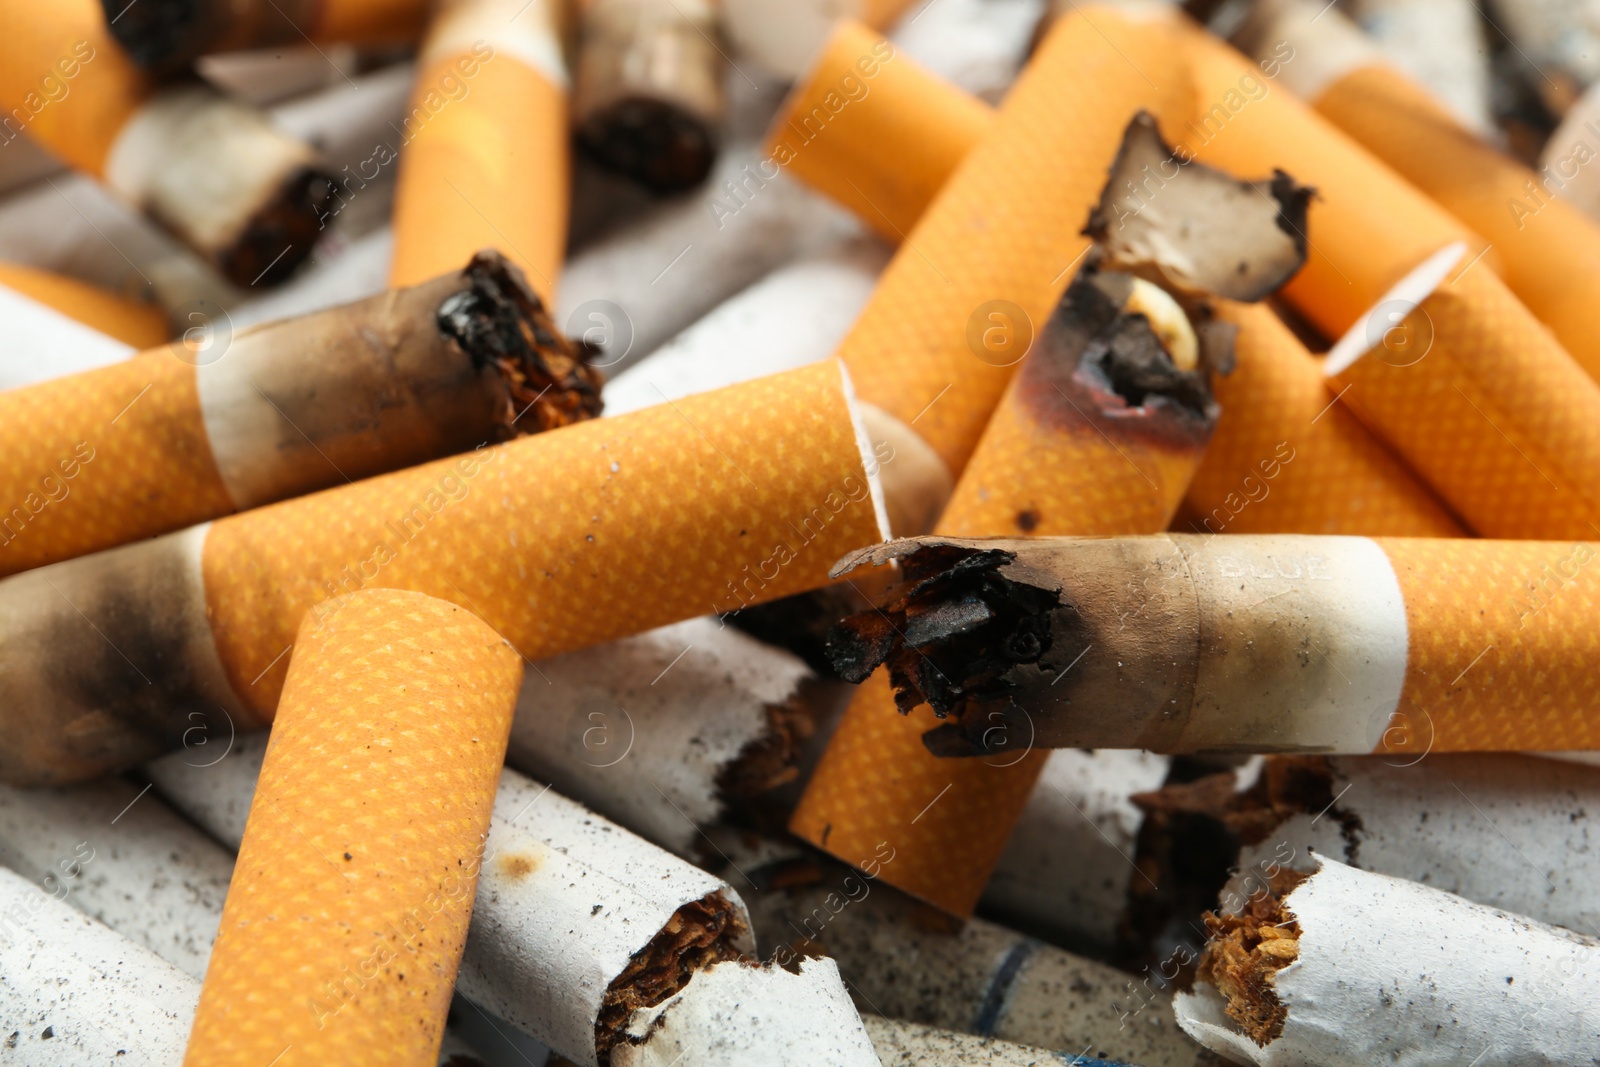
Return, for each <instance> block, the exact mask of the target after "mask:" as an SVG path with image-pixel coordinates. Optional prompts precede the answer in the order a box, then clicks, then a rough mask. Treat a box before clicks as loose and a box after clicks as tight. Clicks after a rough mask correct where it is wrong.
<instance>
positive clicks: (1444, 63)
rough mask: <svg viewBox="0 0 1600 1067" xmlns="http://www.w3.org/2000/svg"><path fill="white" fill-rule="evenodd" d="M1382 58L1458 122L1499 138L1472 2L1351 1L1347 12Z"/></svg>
mask: <svg viewBox="0 0 1600 1067" xmlns="http://www.w3.org/2000/svg"><path fill="white" fill-rule="evenodd" d="M1347 13H1348V14H1351V15H1353V16H1354V18H1355V20H1356V21H1357V22H1358V23H1360V24H1361V28H1362V29H1363V30H1365V31H1366V32H1367V34H1368V36H1370V37H1371V38H1372V40H1373V43H1374V44H1376V45H1377V48H1378V51H1380V52H1381V53H1383V58H1384V59H1386V60H1388V61H1389V62H1390V63H1392V64H1394V65H1395V66H1396V67H1398V68H1400V69H1401V70H1403V71H1405V72H1406V73H1407V74H1409V75H1411V77H1413V78H1415V79H1416V80H1417V81H1418V82H1420V83H1421V84H1423V85H1426V86H1427V87H1428V88H1429V89H1431V90H1432V91H1433V95H1434V96H1437V97H1438V98H1439V100H1440V101H1441V102H1443V103H1444V104H1445V105H1446V106H1448V107H1449V108H1450V110H1451V111H1452V112H1454V113H1455V116H1456V118H1457V119H1458V120H1460V122H1461V124H1462V125H1463V126H1465V127H1466V128H1467V129H1469V130H1471V131H1472V132H1474V133H1476V134H1477V135H1478V136H1480V137H1486V138H1489V139H1490V140H1498V139H1499V132H1498V130H1497V129H1496V127H1495V123H1494V113H1493V111H1492V110H1491V108H1490V100H1489V89H1490V85H1489V83H1490V72H1489V39H1488V35H1487V34H1485V33H1484V28H1483V16H1482V14H1481V13H1480V12H1479V10H1478V6H1477V4H1476V3H1475V2H1474V0H1356V2H1355V4H1354V6H1353V7H1352V9H1351V10H1350V11H1349V12H1347Z"/></svg>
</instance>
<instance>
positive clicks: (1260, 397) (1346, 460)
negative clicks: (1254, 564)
mask: <svg viewBox="0 0 1600 1067" xmlns="http://www.w3.org/2000/svg"><path fill="white" fill-rule="evenodd" d="M1217 312H1218V315H1219V317H1220V318H1221V319H1222V320H1223V321H1225V322H1231V323H1233V324H1234V325H1235V326H1237V327H1238V331H1239V332H1238V335H1237V337H1236V339H1235V341H1234V357H1235V362H1234V368H1233V371H1232V373H1230V374H1227V375H1225V376H1222V377H1219V378H1217V379H1216V380H1215V382H1214V383H1213V388H1214V389H1215V390H1216V394H1217V401H1218V403H1220V404H1221V405H1222V416H1221V418H1220V419H1219V420H1218V421H1217V429H1216V432H1215V433H1214V434H1213V435H1212V437H1211V443H1210V444H1209V445H1207V446H1206V452H1205V456H1204V457H1203V458H1202V459H1201V461H1200V467H1199V469H1198V470H1197V471H1196V472H1195V475H1194V478H1193V479H1192V480H1191V481H1190V483H1189V491H1188V493H1187V494H1186V495H1185V497H1184V508H1185V511H1186V512H1187V516H1186V517H1185V516H1180V525H1182V526H1183V528H1184V529H1185V530H1192V531H1193V532H1195V533H1223V532H1227V533H1230V534H1234V533H1240V534H1245V533H1305V534H1360V535H1366V536H1370V537H1459V536H1461V535H1462V534H1463V533H1464V532H1465V531H1464V530H1463V529H1462V526H1461V523H1460V522H1459V521H1458V520H1457V519H1456V518H1455V517H1454V516H1453V515H1451V514H1450V512H1449V510H1448V509H1447V508H1445V506H1444V505H1443V504H1442V503H1441V502H1440V501H1439V499H1438V498H1437V497H1436V496H1434V494H1433V492H1432V490H1430V489H1429V488H1428V487H1427V486H1426V485H1424V484H1423V483H1422V482H1421V481H1419V480H1418V478H1417V477H1416V475H1414V474H1412V473H1411V471H1410V470H1409V469H1408V468H1407V467H1406V466H1405V465H1404V464H1402V463H1401V462H1400V461H1399V460H1398V459H1396V458H1395V456H1394V455H1393V454H1391V453H1390V452H1389V451H1388V450H1387V449H1386V448H1384V446H1383V445H1382V444H1380V443H1379V441H1378V439H1377V438H1376V437H1375V436H1373V434H1372V433H1370V432H1369V431H1368V430H1367V429H1366V427H1365V426H1363V425H1362V423H1361V421H1360V420H1359V419H1357V418H1356V417H1355V415H1354V413H1353V412H1352V411H1351V410H1350V408H1349V406H1348V405H1346V404H1344V403H1342V402H1335V401H1334V397H1333V394H1332V393H1331V392H1330V391H1329V390H1328V387H1327V382H1326V379H1325V378H1324V377H1323V373H1322V369H1323V368H1322V364H1321V362H1320V361H1319V360H1318V359H1316V358H1315V357H1314V356H1312V355H1311V353H1310V352H1308V351H1306V348H1305V346H1304V345H1303V344H1301V343H1300V341H1299V340H1298V339H1296V338H1295V336H1294V334H1293V333H1291V332H1290V330H1289V328H1288V327H1286V326H1285V325H1284V324H1283V322H1282V321H1281V320H1279V318H1278V317H1277V316H1276V315H1274V314H1273V313H1272V311H1271V310H1269V309H1268V308H1265V307H1259V306H1255V305H1247V304H1222V305H1219V307H1218V309H1217Z"/></svg>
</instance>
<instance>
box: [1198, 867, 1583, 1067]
mask: <svg viewBox="0 0 1600 1067" xmlns="http://www.w3.org/2000/svg"><path fill="white" fill-rule="evenodd" d="M1308 867H1309V868H1310V870H1311V874H1310V876H1309V877H1308V878H1306V880H1305V881H1303V882H1301V883H1300V884H1299V885H1298V886H1296V887H1294V888H1293V889H1292V890H1291V891H1289V892H1288V893H1287V895H1285V896H1284V897H1283V900H1282V904H1281V907H1280V909H1279V912H1278V915H1277V916H1269V917H1268V918H1267V919H1264V920H1263V922H1271V921H1272V920H1273V919H1274V918H1280V917H1281V918H1282V920H1283V921H1284V922H1288V921H1291V920H1292V922H1293V923H1294V926H1293V927H1292V928H1289V929H1291V931H1292V932H1293V934H1294V937H1293V943H1292V944H1291V946H1290V947H1289V948H1287V949H1284V950H1283V951H1281V952H1276V951H1275V952H1274V953H1273V955H1274V956H1276V957H1282V958H1289V959H1291V960H1292V962H1290V963H1288V964H1287V965H1286V966H1281V969H1277V970H1275V971H1267V972H1264V974H1263V975H1262V976H1261V977H1260V978H1259V980H1256V981H1252V982H1250V983H1249V985H1248V988H1243V989H1241V990H1239V991H1237V992H1236V996H1235V999H1236V1000H1243V1001H1245V1002H1246V1003H1247V1004H1248V1006H1249V1008H1250V1009H1252V1010H1259V1009H1260V1008H1261V1007H1262V1006H1264V1005H1270V1004H1278V1005H1281V1007H1282V1009H1283V1015H1282V1032H1281V1033H1279V1034H1278V1035H1277V1036H1276V1037H1272V1038H1271V1039H1270V1040H1268V1041H1267V1042H1266V1043H1265V1044H1258V1043H1257V1042H1256V1041H1255V1040H1252V1039H1251V1037H1249V1036H1247V1035H1246V1034H1245V1033H1243V1032H1241V1030H1240V1028H1239V1026H1238V1025H1237V1024H1236V1023H1235V1021H1234V1020H1233V1019H1231V1018H1230V1017H1229V1015H1228V1014H1227V1013H1226V1010H1225V1009H1226V1006H1227V1003H1228V1001H1227V1000H1226V999H1225V998H1224V996H1223V994H1222V993H1221V992H1219V990H1218V987H1217V986H1215V985H1212V984H1210V983H1207V982H1205V981H1199V982H1197V983H1196V984H1195V987H1194V990H1193V991H1192V992H1188V993H1180V994H1178V996H1177V999H1176V1002H1175V1007H1176V1011H1177V1017H1178V1022H1179V1023H1180V1025H1182V1026H1183V1028H1184V1029H1185V1030H1186V1031H1188V1032H1189V1033H1190V1034H1191V1035H1193V1036H1194V1038H1195V1039H1196V1040H1198V1041H1200V1042H1201V1043H1202V1044H1204V1045H1205V1046H1206V1047H1207V1048H1210V1049H1212V1050H1213V1051H1215V1052H1216V1053H1217V1054H1218V1055H1220V1056H1225V1057H1227V1058H1229V1059H1233V1060H1238V1061H1241V1062H1246V1063H1255V1064H1260V1065H1262V1067H1277V1065H1289V1064H1307V1063H1314V1064H1321V1065H1324V1067H1344V1065H1350V1067H1356V1065H1358V1064H1359V1065H1362V1067H1369V1065H1371V1064H1374V1063H1388V1064H1398V1065H1402V1067H1428V1065H1433V1064H1438V1065H1441V1067H1442V1065H1444V1064H1466V1063H1471V1064H1474V1065H1476V1067H1496V1065H1507V1067H1509V1065H1513V1064H1514V1065H1517V1067H1533V1065H1540V1064H1549V1065H1552V1067H1554V1065H1556V1064H1563V1065H1568V1067H1570V1065H1573V1064H1580V1063H1593V1062H1594V1058H1595V1054H1596V1050H1597V1049H1600V942H1597V941H1595V940H1594V939H1591V938H1586V937H1582V936H1580V935H1577V934H1574V933H1572V932H1570V931H1567V930H1562V929H1560V928H1558V927H1554V926H1547V925H1545V924H1543V923H1538V922H1534V921H1533V920H1531V919H1527V918H1525V917H1523V916H1519V915H1513V914H1511V913H1509V912H1504V911H1498V910H1496V909H1494V908H1489V907H1485V906H1484V905H1482V904H1475V903H1472V902H1470V901H1467V900H1463V899H1462V898H1460V897H1457V896H1453V895H1451V894H1449V893H1444V892H1441V891H1440V890H1437V889H1434V888H1432V887H1430V886H1424V885H1419V884H1417V883H1415V882H1408V881H1405V880H1404V879H1399V878H1391V877H1389V876H1387V875H1382V874H1374V873H1372V872H1369V871H1361V870H1357V869H1356V868H1353V867H1347V866H1345V865H1344V864H1342V863H1339V862H1337V861H1335V860H1331V859H1328V858H1326V857H1314V858H1312V860H1311V862H1310V863H1309V864H1308ZM1230 891H1231V892H1232V893H1235V894H1238V895H1239V896H1240V897H1241V898H1242V897H1243V896H1244V895H1247V894H1248V892H1249V891H1250V890H1248V889H1246V888H1245V885H1244V883H1242V882H1240V881H1237V880H1236V881H1235V882H1234V883H1230V886H1229V890H1228V891H1225V892H1224V898H1223V899H1224V900H1227V899H1228V892H1230ZM1273 925H1274V926H1275V928H1276V929H1278V930H1280V931H1281V930H1283V929H1285V927H1284V926H1283V925H1281V924H1277V923H1274V924H1273ZM1283 940H1284V939H1283V938H1281V937H1274V938H1269V939H1267V940H1264V941H1263V942H1262V944H1268V945H1271V944H1280V943H1282V941H1283ZM1214 950H1215V946H1213V948H1212V949H1210V950H1208V951H1214ZM1279 963H1280V965H1281V959H1280V960H1279Z"/></svg>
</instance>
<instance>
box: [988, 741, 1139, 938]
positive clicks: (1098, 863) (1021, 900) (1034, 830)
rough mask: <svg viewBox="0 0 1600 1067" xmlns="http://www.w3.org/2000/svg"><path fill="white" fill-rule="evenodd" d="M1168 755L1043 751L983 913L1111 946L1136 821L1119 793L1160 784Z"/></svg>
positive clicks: (1123, 902)
mask: <svg viewBox="0 0 1600 1067" xmlns="http://www.w3.org/2000/svg"><path fill="white" fill-rule="evenodd" d="M1170 763H1171V761H1170V760H1168V759H1167V758H1166V757H1165V756H1157V755H1154V754H1153V753H1149V752H1139V751H1136V750H1119V749H1100V750H1096V751H1092V752H1087V751H1082V750H1079V749H1070V748H1069V749H1056V750H1055V751H1053V752H1051V753H1050V754H1049V756H1048V757H1047V758H1046V759H1045V762H1044V767H1043V769H1042V770H1041V771H1040V773H1039V780H1038V782H1037V783H1036V784H1035V785H1034V787H1033V791H1032V792H1031V793H1029V794H1028V799H1027V803H1026V804H1025V805H1024V807H1023V808H1022V811H1021V813H1020V814H1019V815H1018V816H1017V821H1016V827H1015V828H1014V829H1013V830H1012V831H1011V836H1010V837H1009V838H1008V839H1007V841H1006V845H1005V851H1004V852H1002V853H1001V854H1000V859H999V862H997V863H996V864H995V868H994V874H993V876H992V877H991V878H990V879H989V883H988V885H986V886H985V887H984V890H983V898H982V904H981V907H982V909H983V912H984V914H985V915H987V916H989V917H990V918H996V919H1000V920H1002V921H1004V922H1005V923H1006V924H1008V925H1011V926H1015V927H1018V928H1020V929H1026V930H1034V931H1038V932H1040V933H1041V934H1042V935H1044V936H1048V937H1049V938H1050V939H1051V940H1052V941H1055V942H1058V943H1066V944H1071V945H1084V946H1089V947H1092V948H1094V949H1096V950H1098V951H1100V952H1109V951H1111V950H1112V949H1113V948H1115V947H1116V943H1117V942H1118V940H1119V935H1118V924H1119V923H1120V922H1121V921H1122V917H1123V911H1124V909H1125V908H1127V906H1128V889H1129V885H1130V883H1132V882H1134V881H1135V880H1136V878H1137V875H1136V874H1135V867H1134V865H1133V864H1132V863H1130V862H1129V858H1130V857H1132V856H1133V855H1134V852H1135V848H1136V845H1137V843H1138V838H1139V828H1140V826H1141V825H1142V824H1143V821H1144V815H1143V812H1141V811H1140V809H1139V808H1137V807H1136V806H1134V804H1133V802H1132V801H1131V800H1130V799H1129V798H1130V797H1131V796H1133V795H1134V794H1136V793H1142V792H1147V791H1149V790H1154V789H1158V788H1160V786H1161V784H1162V782H1164V781H1165V780H1166V777H1167V770H1168V767H1169V765H1170Z"/></svg>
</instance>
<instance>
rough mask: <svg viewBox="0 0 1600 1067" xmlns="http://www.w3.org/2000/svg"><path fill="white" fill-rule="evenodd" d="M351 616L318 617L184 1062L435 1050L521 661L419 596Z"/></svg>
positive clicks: (303, 650) (458, 614)
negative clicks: (324, 621) (323, 621)
mask: <svg viewBox="0 0 1600 1067" xmlns="http://www.w3.org/2000/svg"><path fill="white" fill-rule="evenodd" d="M339 608H340V611H339V613H338V614H337V615H336V616H335V617H334V619H333V620H332V621H331V622H330V623H329V625H328V626H326V627H322V626H319V625H318V621H317V620H316V619H314V618H312V619H308V620H307V622H306V624H305V625H304V626H303V627H302V630H301V634H300V640H299V642H298V644H299V650H298V652H297V654H296V655H295V657H294V662H293V664H292V669H291V671H290V674H289V678H288V680H287V682H286V683H285V685H284V690H285V700H284V703H283V707H282V709H281V714H280V715H279V716H278V717H277V719H276V721H275V724H274V725H275V729H274V730H273V734H272V743H271V745H270V746H269V748H268V750H267V757H266V761H265V763H263V765H262V768H261V777H260V781H259V783H258V784H257V787H256V794H255V798H254V800H253V801H252V802H251V806H250V818H249V820H248V822H247V823H246V824H245V832H244V841H243V843H242V844H241V845H240V848H239V863H238V869H237V871H236V873H235V876H234V880H233V884H232V886H231V887H230V889H229V891H228V899H227V902H226V904H225V905H224V906H223V913H222V926H221V929H220V931H219V933H218V935H217V944H216V947H215V949H214V950H213V952H212V955H211V963H210V966H209V967H208V968H207V970H206V978H205V984H204V987H203V988H202V990H201V993H200V1006H199V1008H198V1009H197V1010H196V1013H195V1022H194V1029H193V1030H192V1031H191V1033H190V1036H189V1046H188V1050H187V1053H186V1055H185V1062H187V1063H193V1064H222V1063H239V1064H255V1063H262V1062H269V1061H270V1060H271V1058H272V1057H274V1056H283V1055H284V1053H285V1050H287V1049H291V1048H292V1049H293V1050H294V1054H295V1055H294V1058H293V1059H291V1060H290V1062H294V1059H299V1060H300V1061H301V1062H312V1061H323V1060H328V1059H331V1060H335V1061H345V1062H348V1061H351V1060H356V1059H366V1060H371V1059H372V1058H373V1057H374V1056H375V1055H377V1054H378V1050H382V1053H381V1057H380V1058H381V1059H382V1061H383V1062H387V1063H395V1064H401V1063H409V1064H428V1065H431V1064H433V1063H435V1062H436V1060H437V1054H438V1050H439V1044H440V1042H441V1040H442V1039H443V1036H444V1020H445V1013H446V1011H447V1010H448V1008H449V1004H450V991H451V989H452V988H453V987H454V985H455V977H456V970H457V968H458V966H459V965H460V962H461V952H462V949H463V947H464V944H465V941H466V934H467V920H468V917H469V916H470V914H471V911H472V898H473V896H474V894H475V892H476V888H477V875H478V867H479V865H480V864H481V862H482V859H483V855H484V850H485V840H486V835H487V833H488V830H489V816H490V809H491V808H492V806H493V803H494V795H495V783H496V780H497V778H498V777H499V773H500V765H501V762H502V761H503V759H504V756H505V740H506V736H507V734H508V732H509V730H510V725H511V713H512V708H513V704H514V701H515V698H516V691H517V686H518V685H519V684H520V683H521V681H522V663H521V661H520V659H519V658H518V656H517V654H516V653H515V652H513V651H512V650H511V648H510V647H509V646H508V645H506V643H505V641H504V640H503V639H501V638H500V637H499V636H498V635H497V634H496V633H495V632H494V630H492V629H491V628H490V627H489V626H487V625H485V624H484V623H483V622H482V621H480V620H478V619H476V618H474V617H473V616H472V615H471V614H470V613H468V612H467V611H466V610H465V609H463V608H460V607H457V606H455V605H453V604H447V603H445V602H443V601H439V600H434V599H433V598H431V597H427V596H423V595H421V594H418V593H410V592H403V591H399V590H370V591H364V592H360V593H354V594H351V596H350V597H349V599H347V600H344V601H342V602H341V603H340V604H339ZM330 868H331V869H330ZM374 972H375V973H374ZM351 974H354V975H355V977H356V983H355V986H356V988H355V990H354V991H350V990H349V988H348V986H346V985H345V981H346V978H347V976H349V975H351ZM341 991H342V992H343V993H344V994H345V995H344V996H343V997H340V996H334V995H333V994H338V993H340V992H341ZM308 998H309V1003H308ZM268 1046H271V1047H270V1048H269V1047H268ZM307 1057H309V1058H310V1059H307Z"/></svg>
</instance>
